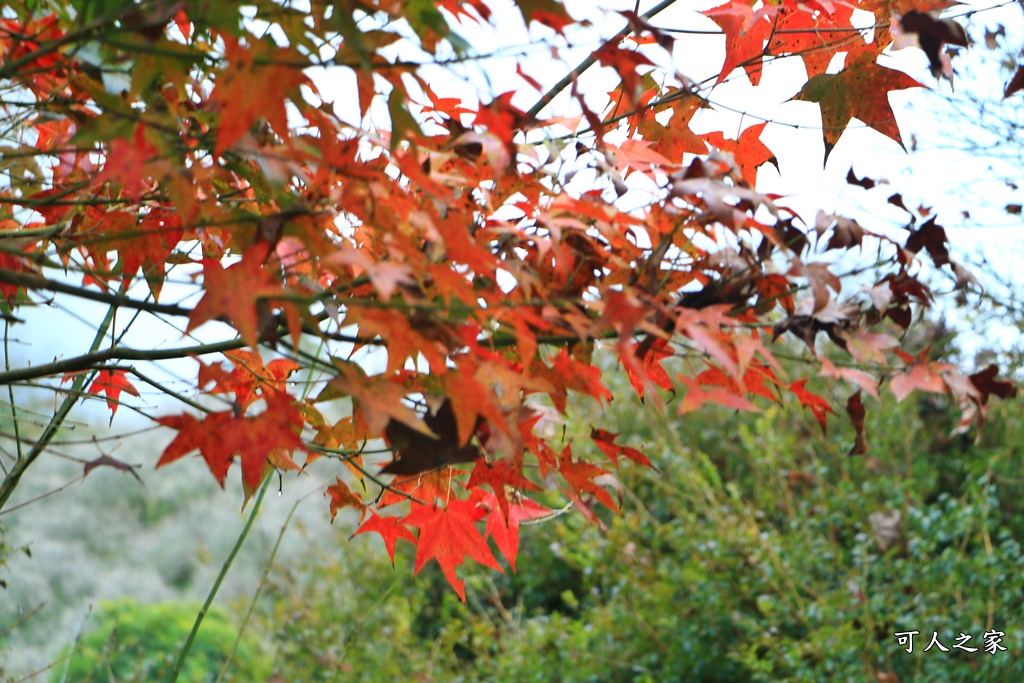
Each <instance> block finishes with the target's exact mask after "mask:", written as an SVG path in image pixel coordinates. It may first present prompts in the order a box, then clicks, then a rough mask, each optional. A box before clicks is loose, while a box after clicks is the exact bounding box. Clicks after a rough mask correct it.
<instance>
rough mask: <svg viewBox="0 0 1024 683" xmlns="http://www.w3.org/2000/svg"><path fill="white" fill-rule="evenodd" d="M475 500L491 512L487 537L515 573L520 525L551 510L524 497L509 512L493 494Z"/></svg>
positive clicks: (549, 512)
mask: <svg viewBox="0 0 1024 683" xmlns="http://www.w3.org/2000/svg"><path fill="white" fill-rule="evenodd" d="M474 500H479V503H480V505H483V506H484V507H486V508H487V509H488V510H490V512H489V513H488V514H487V536H488V537H489V538H493V539H494V545H495V546H497V548H498V551H499V552H500V553H501V555H502V557H504V558H505V560H506V561H508V564H509V566H510V567H512V571H513V572H514V571H515V570H516V556H517V555H518V554H519V525H520V523H521V522H525V521H527V520H531V519H538V518H540V517H545V516H547V515H550V514H552V511H551V509H550V508H547V507H544V506H543V505H541V504H540V503H538V502H536V501H534V500H531V499H530V498H526V497H524V496H516V499H515V501H514V502H513V503H512V505H511V506H510V507H509V508H508V510H502V509H501V507H500V506H501V505H502V501H501V499H500V498H498V497H497V496H495V495H494V494H491V493H485V494H481V495H478V496H477V497H476V498H475V499H474ZM505 504H506V505H507V501H506V503H505Z"/></svg>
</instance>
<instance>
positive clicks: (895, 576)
mask: <svg viewBox="0 0 1024 683" xmlns="http://www.w3.org/2000/svg"><path fill="white" fill-rule="evenodd" d="M618 389H619V390H620V391H618V392H617V395H619V396H620V397H621V398H620V399H618V400H616V402H615V404H613V405H614V406H615V407H614V408H613V409H612V411H611V412H612V413H613V415H614V418H615V419H617V421H618V428H619V429H620V430H621V431H623V432H625V433H628V434H631V435H632V439H633V445H636V446H640V445H641V443H642V445H643V447H644V448H645V452H646V453H648V454H650V455H651V457H652V459H654V460H655V461H656V465H657V466H658V468H659V469H660V472H649V471H642V470H641V469H640V468H630V467H624V468H623V469H622V471H621V472H620V473H619V474H620V476H621V478H622V483H623V484H624V485H625V487H626V491H627V493H626V498H625V501H626V502H625V504H624V506H623V507H624V512H623V514H622V515H621V516H615V515H612V514H608V515H606V516H604V517H603V521H604V523H605V524H606V525H607V530H601V529H600V528H598V527H597V526H595V525H592V524H590V523H588V522H587V521H586V520H584V519H583V518H582V517H581V516H580V515H577V514H571V515H566V516H563V517H560V518H559V520H558V521H557V522H554V523H548V524H541V525H538V526H531V527H524V528H523V545H522V548H521V553H520V559H519V561H518V562H517V564H518V565H519V566H520V567H523V568H527V567H528V568H529V571H525V570H524V572H523V574H522V575H518V574H513V573H511V572H508V573H506V574H505V575H504V576H499V577H493V576H488V575H486V574H485V573H483V572H470V571H467V572H466V585H467V596H468V603H467V605H466V606H463V605H461V604H460V603H459V602H458V601H457V600H455V599H454V598H453V596H451V595H450V591H445V590H443V588H442V587H441V586H440V583H439V582H438V580H437V579H436V577H433V576H432V575H431V574H430V573H429V572H426V571H425V572H423V573H421V575H420V577H419V579H418V580H417V581H416V582H414V583H409V582H406V581H404V580H403V579H398V580H395V579H393V578H392V577H393V576H394V575H393V574H392V572H391V568H390V567H389V566H388V565H387V562H386V560H385V561H384V562H383V563H376V564H375V563H373V562H370V563H369V564H368V562H367V560H366V558H365V557H364V556H363V554H362V553H361V552H360V553H358V557H355V558H353V559H350V560H342V561H330V562H327V561H322V562H321V563H314V564H310V563H306V564H304V566H303V567H302V568H292V569H290V570H289V573H288V574H287V575H286V577H285V578H284V579H283V580H279V581H278V582H277V584H276V587H275V590H274V591H272V594H271V596H272V602H273V606H272V607H271V608H268V610H267V611H266V612H265V613H264V616H263V619H264V627H265V628H266V629H267V630H269V631H272V633H271V635H270V638H271V640H272V641H273V643H274V645H275V647H276V648H278V650H279V651H280V653H281V655H282V656H278V657H277V658H276V668H277V672H278V673H279V674H281V675H282V676H283V677H284V678H285V679H286V680H333V676H334V674H335V673H336V672H338V671H340V672H341V673H354V674H357V675H358V677H359V680H385V679H391V678H393V677H394V676H403V677H410V676H419V680H425V681H480V680H488V681H552V680H556V681H563V682H565V683H568V682H570V681H572V682H582V681H666V680H686V681H696V682H704V683H712V682H715V681H740V680H745V681H765V682H767V681H772V682H773V683H774V682H778V681H792V682H794V683H796V682H805V681H806V682H808V683H810V682H815V683H816V682H819V681H823V680H874V679H875V678H876V676H884V675H888V674H895V675H896V676H898V677H899V681H901V682H902V683H908V682H910V681H919V682H922V683H923V682H925V681H928V682H929V683H930V682H932V681H940V682H946V681H949V682H953V681H958V682H959V681H962V682H964V683H968V682H970V683H977V682H982V683H985V682H988V681H991V682H992V683H997V682H1000V681H1007V680H1024V660H1022V659H1021V658H1020V657H1019V656H1017V655H1019V653H1020V652H1021V651H1022V649H1024V638H1022V633H1021V631H1020V630H1019V624H1017V623H1016V622H1015V618H1016V617H1015V615H1017V614H1019V611H1020V610H1019V605H1020V600H1021V595H1022V594H1024V575H1022V574H1021V572H1020V566H1021V565H1022V563H1024V549H1022V548H1021V545H1020V543H1019V541H1018V539H1021V538H1024V511H1022V510H1020V503H1019V501H1021V500H1024V480H1022V479H1021V478H1020V477H1019V474H1018V469H1019V467H1018V463H1019V462H1020V458H1021V456H1022V455H1024V453H1022V449H1024V445H1022V444H1024V434H1022V432H1021V411H1020V407H1019V405H1018V404H1016V403H1008V404H1005V405H999V406H996V407H995V410H994V411H993V414H992V415H991V418H990V421H989V422H988V424H987V425H986V430H985V432H984V433H983V435H982V438H981V440H980V441H979V442H978V443H974V442H973V439H972V438H971V437H973V434H971V435H970V437H967V436H964V437H953V438H951V437H949V436H948V434H949V432H950V430H951V429H952V427H953V426H954V424H955V422H956V417H957V412H956V410H955V406H948V405H946V404H945V403H943V402H942V401H938V400H936V399H935V398H934V397H929V396H921V397H919V398H916V399H914V400H908V401H905V402H904V403H902V404H896V402H895V400H894V399H893V398H892V396H891V395H883V396H882V399H881V400H878V401H876V400H874V399H868V398H865V405H866V407H867V409H868V423H867V428H868V435H869V439H870V451H869V453H868V455H866V456H852V457H851V456H848V455H846V454H847V453H848V452H849V450H850V446H851V444H852V442H853V433H852V429H851V428H850V426H849V425H848V424H847V423H846V421H845V416H843V417H842V418H839V417H834V418H833V419H832V420H831V421H830V429H829V433H828V436H823V435H822V434H821V431H820V430H819V428H818V425H817V424H816V423H815V422H814V419H813V417H812V416H811V415H810V414H809V413H803V412H800V407H799V406H798V405H786V406H784V407H769V408H767V409H766V410H764V412H763V413H761V414H757V415H753V416H751V415H748V414H733V413H730V412H729V411H726V410H717V411H716V410H708V411H706V412H704V413H700V414H698V415H699V417H698V418H694V416H693V415H692V414H691V415H689V416H686V417H683V418H675V417H673V416H669V417H665V416H662V417H660V418H659V417H657V416H651V412H650V410H649V407H648V409H647V411H646V412H645V410H644V409H642V408H641V407H640V406H638V405H637V404H636V401H635V400H633V399H632V398H631V397H629V394H628V391H629V390H628V387H624V386H620V387H618ZM831 398H833V399H836V400H837V402H841V400H842V398H843V397H842V396H833V397H831ZM645 416H650V417H645ZM573 431H575V434H574V433H572V432H573ZM588 433H589V426H588V425H586V424H581V425H578V426H577V427H576V428H575V430H570V433H569V434H568V436H567V438H569V437H572V438H574V439H575V442H576V443H577V444H579V445H580V446H582V444H583V443H584V442H585V440H586V434H588ZM897 515H898V516H897ZM886 520H888V521H889V523H890V526H891V527H892V529H893V530H892V532H891V534H890V536H889V537H888V538H886V532H885V530H884V529H883V528H882V527H884V526H885V523H886ZM358 543H359V540H355V541H352V544H356V548H358ZM399 550H400V551H401V550H402V545H401V544H400V545H399ZM324 552H325V555H324V557H327V556H329V555H333V554H334V553H333V552H332V549H325V551H324ZM371 556H372V554H371ZM307 559H308V558H307ZM410 561H411V557H403V556H402V553H401V552H399V555H398V563H399V565H400V566H399V568H398V570H397V575H398V576H399V577H401V576H404V571H403V570H404V568H405V567H403V566H402V565H405V564H407V563H408V562H410ZM365 576H372V577H374V578H373V579H372V580H371V583H370V584H369V585H366V584H363V583H362V577H365ZM393 581H395V582H396V584H395V585H392V582H393ZM389 587H390V593H389V594H388V596H387V597H386V598H385V599H384V600H383V602H382V603H381V604H380V605H375V604H374V603H375V601H377V600H378V598H379V597H380V596H381V595H383V594H385V593H387V592H388V591H389ZM284 615H293V616H292V618H291V619H290V620H285V621H284V622H282V621H281V619H282V617H283V616H284ZM282 623H283V624H284V625H282ZM993 628H994V629H995V630H999V631H1004V632H1005V633H1006V636H1005V638H1004V639H1003V641H1002V645H1003V646H1005V647H1007V648H1008V649H1007V651H1005V652H998V653H997V654H995V655H990V654H986V653H984V652H983V651H981V650H979V651H978V652H975V653H967V652H960V651H957V650H955V649H952V646H953V645H954V644H955V643H956V642H957V641H956V637H955V636H956V635H957V634H959V633H961V632H963V633H967V634H971V635H972V636H973V638H972V640H971V641H970V642H968V643H967V645H968V646H975V647H979V648H980V647H982V645H983V643H982V642H981V641H982V634H983V633H984V632H985V631H987V630H989V629H993ZM914 630H916V631H919V632H920V635H918V636H917V637H916V638H915V647H914V652H913V653H912V654H908V653H906V652H905V651H904V649H903V648H901V647H900V645H899V643H898V642H897V640H896V638H895V636H894V634H895V633H896V632H900V631H914ZM933 631H935V632H938V635H939V640H940V642H941V643H942V644H943V645H944V646H945V647H948V648H951V650H950V652H948V653H943V652H940V651H938V649H937V648H934V647H933V648H932V649H931V650H930V651H929V652H922V650H923V649H924V648H925V647H927V646H928V644H929V642H930V640H931V636H932V632H933ZM297 648H298V649H297ZM317 654H319V655H320V660H319V661H317V658H316V655H317ZM325 662H329V665H327V666H322V665H323V664H324V663H325ZM882 680H885V679H882ZM892 680H895V679H892Z"/></svg>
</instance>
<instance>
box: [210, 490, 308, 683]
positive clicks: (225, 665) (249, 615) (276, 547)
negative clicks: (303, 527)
mask: <svg viewBox="0 0 1024 683" xmlns="http://www.w3.org/2000/svg"><path fill="white" fill-rule="evenodd" d="M320 490H321V489H320V488H315V489H313V490H312V491H310V492H309V493H307V494H306V495H304V496H302V497H301V498H299V499H298V500H297V501H295V504H294V505H292V509H291V510H290V511H289V512H288V516H287V517H286V518H285V520H284V524H282V525H281V531H280V532H278V534H277V541H276V542H275V543H274V548H273V550H271V551H270V557H269V558H267V562H266V564H265V565H263V574H262V575H261V576H260V582H259V585H257V586H256V592H255V593H254V594H253V596H252V602H250V603H249V609H248V610H246V612H245V618H244V619H242V625H241V626H240V627H239V628H238V635H236V636H235V642H234V643H233V644H232V645H231V652H229V653H228V658H227V659H225V660H224V663H223V664H222V665H221V667H220V672H219V673H218V674H217V680H216V682H215V683H220V682H221V680H222V679H223V678H224V674H226V673H227V671H228V666H230V664H231V660H232V659H234V658H235V653H236V652H237V651H238V646H239V644H240V643H241V642H242V636H243V635H245V630H246V628H248V626H249V620H250V619H252V613H253V611H255V609H256V602H257V601H258V600H259V597H260V593H262V592H263V587H264V586H265V585H266V584H267V577H268V576H270V570H271V568H272V567H273V566H274V560H275V559H276V558H277V551H278V550H279V549H280V548H281V540H282V539H284V532H285V531H287V530H288V525H289V524H291V522H292V517H293V516H294V515H295V511H296V510H298V509H299V503H301V502H302V501H304V500H306V499H307V498H309V497H310V496H311V495H312V494H314V493H316V492H318V491H320Z"/></svg>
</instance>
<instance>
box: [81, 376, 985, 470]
mask: <svg viewBox="0 0 1024 683" xmlns="http://www.w3.org/2000/svg"><path fill="white" fill-rule="evenodd" d="M993 367H995V366H993ZM97 467H113V468H114V469H115V470H121V471H122V472H127V473H128V474H130V475H132V476H133V477H135V479H136V480H137V481H138V482H139V483H140V484H142V483H143V481H142V477H140V476H139V475H138V473H137V472H136V471H135V468H136V467H138V466H137V465H129V464H128V463H126V462H123V461H121V460H118V459H117V458H114V457H111V456H109V455H101V456H100V457H98V458H93V459H92V460H90V461H89V462H87V463H85V466H84V467H83V468H82V478H83V479H84V478H85V477H88V476H89V473H90V472H92V471H93V470H94V469H96V468H97Z"/></svg>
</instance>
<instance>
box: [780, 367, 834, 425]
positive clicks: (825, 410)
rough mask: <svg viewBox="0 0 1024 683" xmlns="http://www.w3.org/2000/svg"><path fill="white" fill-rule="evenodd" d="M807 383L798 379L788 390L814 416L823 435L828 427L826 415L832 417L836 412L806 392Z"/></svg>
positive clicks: (825, 402) (823, 400)
mask: <svg viewBox="0 0 1024 683" xmlns="http://www.w3.org/2000/svg"><path fill="white" fill-rule="evenodd" d="M807 382H808V380H806V379H798V380H796V381H795V382H793V383H792V384H790V385H789V390H790V391H792V392H793V395H794V396H796V397H797V399H799V401H800V405H802V406H803V407H804V408H808V409H809V410H810V411H811V412H812V413H813V414H814V419H816V420H817V421H818V424H819V425H820V426H821V433H822V434H824V433H825V429H826V427H827V426H828V414H829V413H832V414H833V415H834V414H835V412H836V411H834V410H832V406H830V405H829V404H828V401H826V400H825V399H823V398H822V397H821V396H818V395H817V394H814V393H811V392H810V391H807V389H806V388H805V387H806V385H807Z"/></svg>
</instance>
